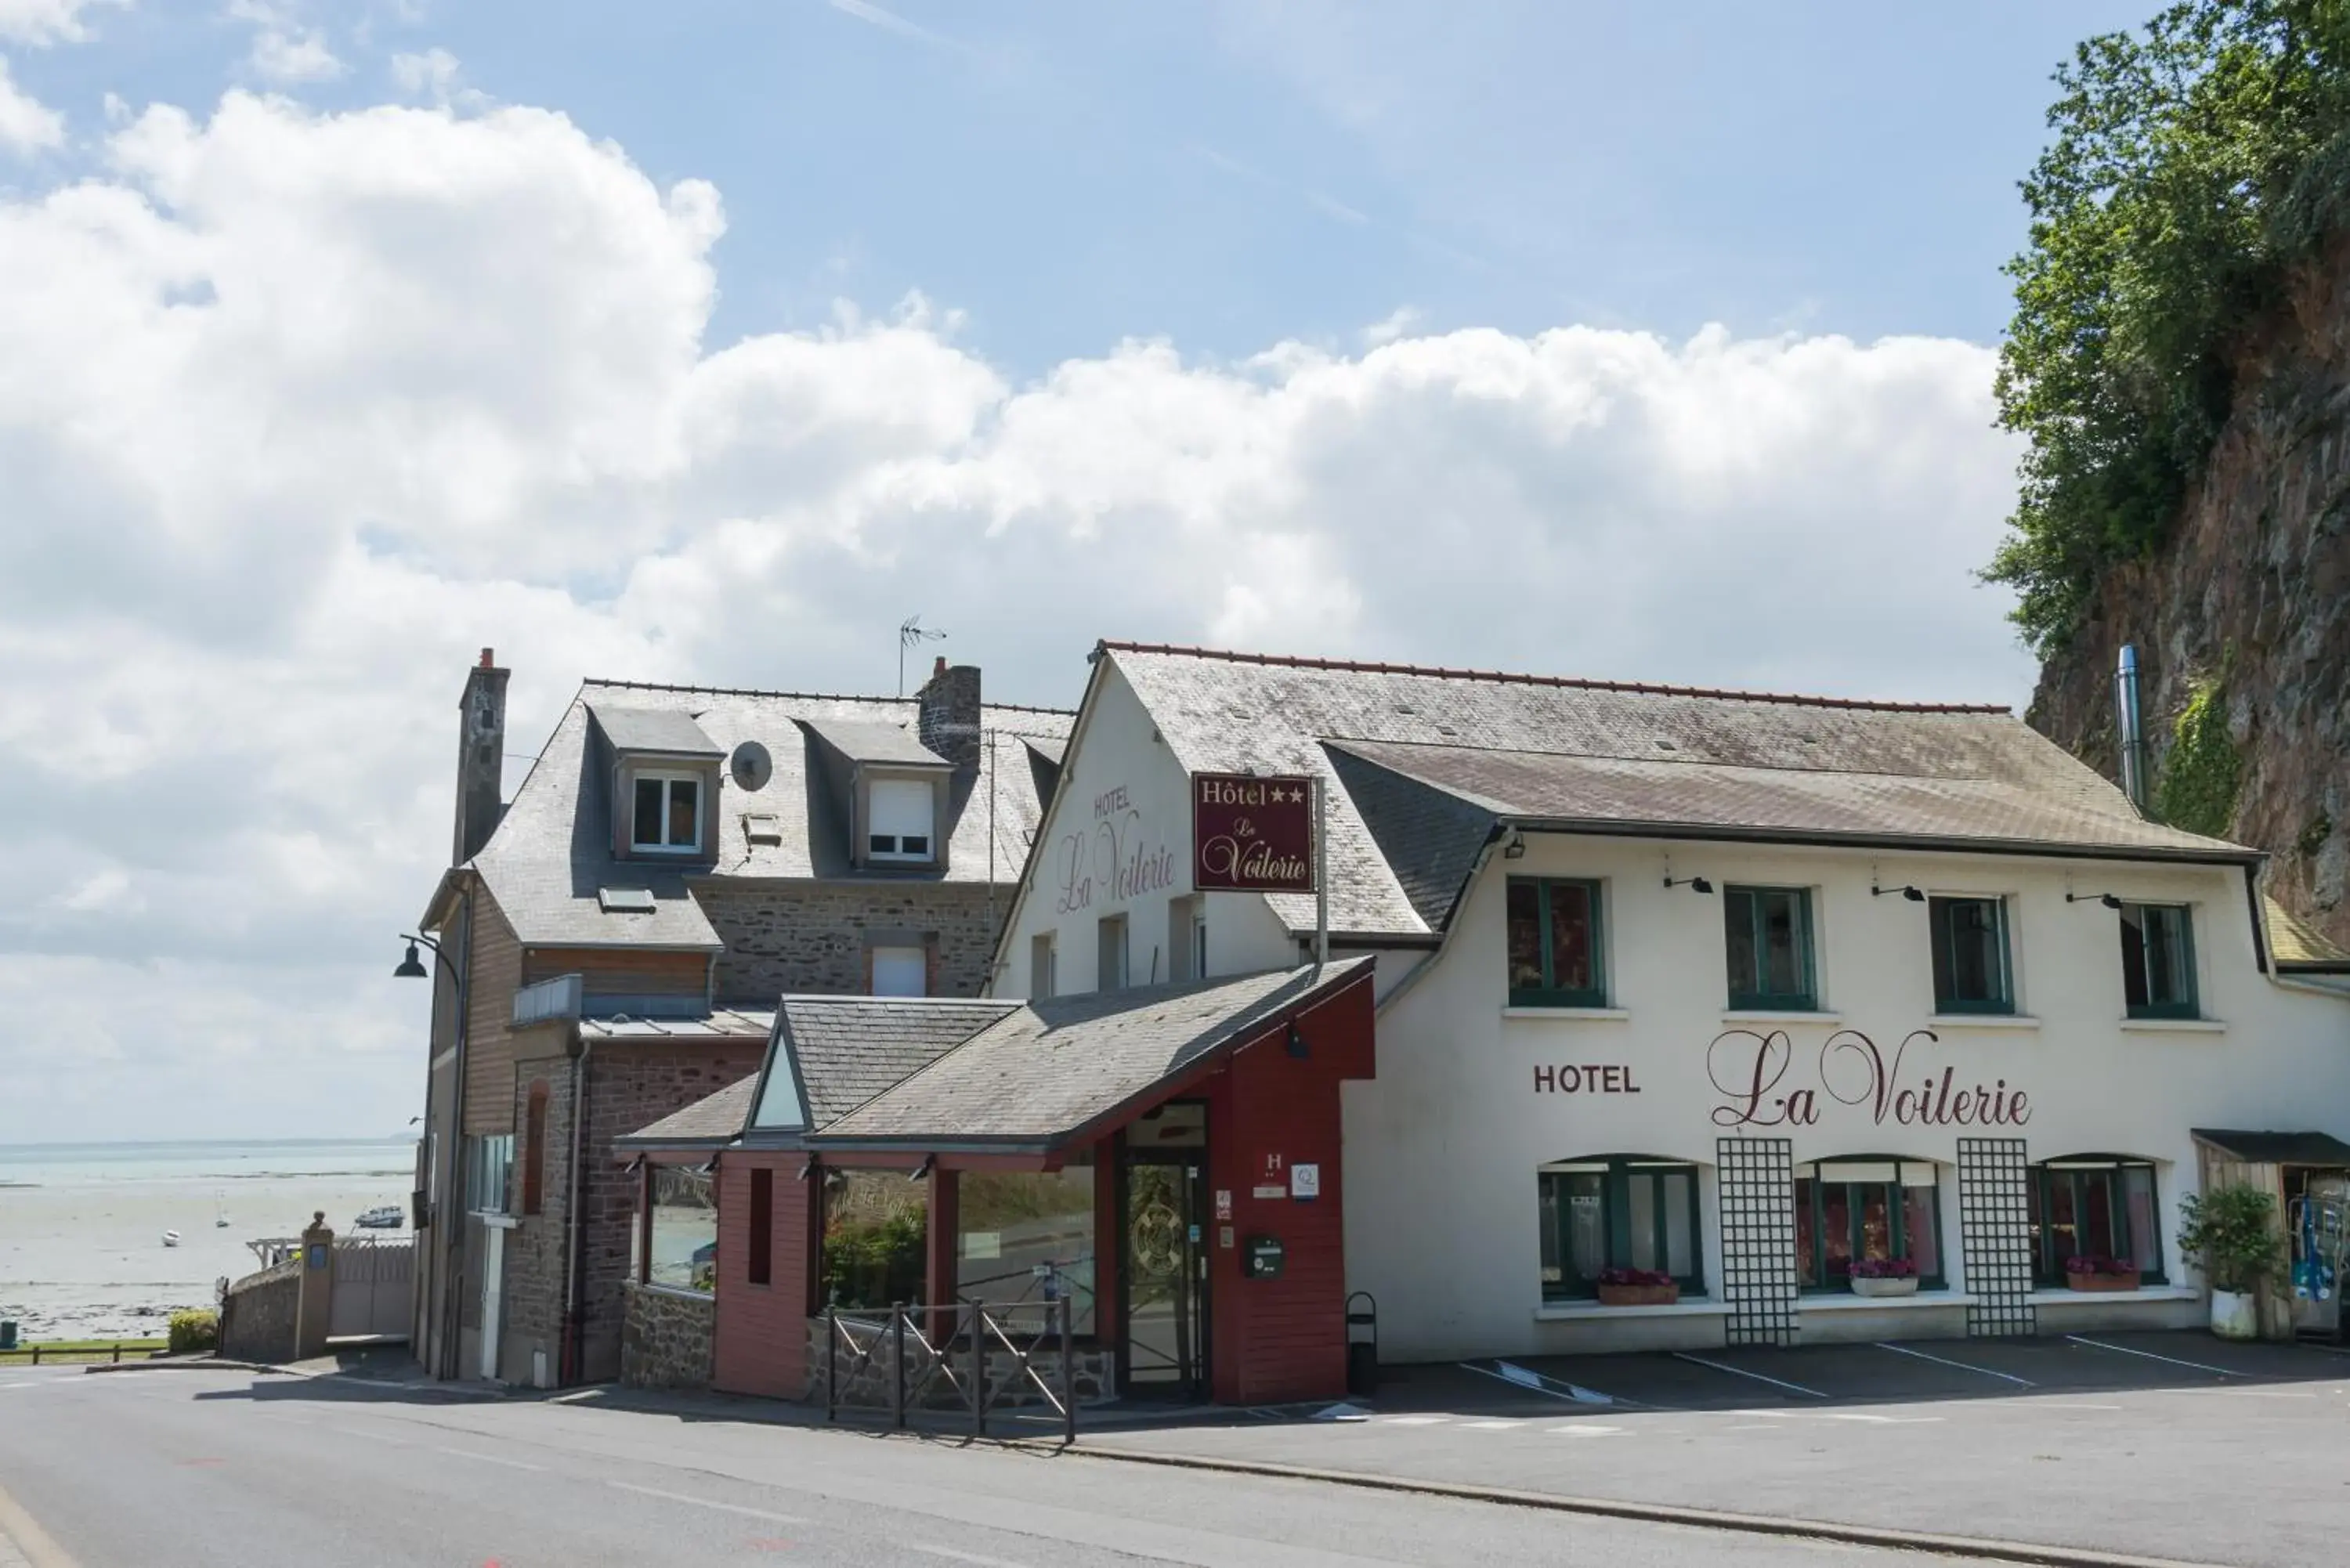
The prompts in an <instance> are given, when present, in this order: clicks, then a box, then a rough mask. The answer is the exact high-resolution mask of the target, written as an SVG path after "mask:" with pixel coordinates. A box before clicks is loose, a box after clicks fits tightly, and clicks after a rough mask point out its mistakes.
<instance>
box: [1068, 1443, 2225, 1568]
mask: <svg viewBox="0 0 2350 1568" xmlns="http://www.w3.org/2000/svg"><path fill="white" fill-rule="evenodd" d="M1063 1451H1065V1452H1068V1453H1075V1454H1081V1455H1084V1456H1085V1457H1086V1458H1087V1459H1117V1460H1120V1461H1123V1462H1124V1463H1127V1464H1139V1465H1161V1466H1165V1467H1167V1468H1169V1469H1193V1470H1214V1471H1221V1472H1222V1473H1224V1474H1226V1475H1250V1476H1269V1477H1274V1478H1276V1479H1279V1480H1310V1481H1322V1482H1325V1483H1326V1484H1329V1485H1334V1486H1352V1487H1362V1488H1365V1489H1367V1490H1374V1491H1400V1492H1419V1493H1422V1494H1425V1495H1430V1496H1435V1497H1449V1498H1457V1499H1460V1500H1461V1501H1469V1502H1495V1503H1506V1504H1509V1505H1511V1506H1513V1507H1517V1508H1539V1509H1546V1510H1548V1511H1551V1512H1554V1513H1581V1514H1591V1515H1596V1516H1597V1517H1600V1518H1604V1519H1631V1520H1638V1521H1642V1522H1644V1523H1649V1524H1679V1525H1688V1526H1691V1527H1694V1528H1696V1529H1700V1530H1729V1531H1736V1532H1740V1533H1742V1534H1747V1535H1778V1536H1790V1537H1795V1538H1798V1539H1804V1540H1812V1541H1834V1542H1841V1543H1843V1544H1846V1545H1849V1546H1876V1547H1882V1548H1886V1549H1889V1550H1892V1551H1897V1552H1939V1553H1941V1554H1943V1555H1944V1556H1949V1557H1971V1558H1975V1559H1977V1560H1979V1561H1983V1562H1991V1563H2033V1564H2036V1565H2038V1568H2224V1565H2221V1564H2216V1563H2194V1562H2189V1561H2187V1560H2185V1559H2181V1558H2176V1557H2140V1556H2137V1555H2134V1554H2132V1553H2129V1552H2100V1551H2097V1550H2095V1548H2092V1547H2085V1546H2043V1545H2038V1544H2035V1543H2033V1542H2026V1541H1993V1540H1989V1539H1986V1538H1984V1537H1981V1536H1974V1535H1937V1534H1932V1533H1929V1532H1925V1531H1917V1530H1896V1529H1892V1528H1890V1527H1886V1526H1878V1525H1867V1524H1842V1523H1838V1522H1836V1521H1833V1520H1825V1519H1787V1518H1781V1517H1779V1516H1777V1515H1774V1514H1768V1513H1731V1512H1728V1511H1722V1510H1720V1509H1711V1508H1687V1507H1681V1506H1678V1505H1676V1504H1672V1503H1661V1502H1628V1501H1617V1500H1615V1499H1612V1498H1590V1497H1569V1496H1566V1495H1565V1494H1562V1493H1558V1492H1542V1491H1523V1490H1517V1489H1515V1488H1511V1487H1493V1486H1471V1485H1466V1484H1463V1483H1461V1482H1458V1481H1440V1480H1413V1479H1412V1478H1410V1477H1409V1476H1390V1475H1380V1474H1377V1473H1374V1472H1370V1471H1364V1470H1327V1469H1314V1468H1312V1467H1309V1466H1305V1465H1281V1464H1273V1463H1269V1462H1266V1461H1262V1460H1254V1459H1209V1458H1206V1457H1204V1456H1201V1455H1198V1454H1158V1453H1149V1452H1145V1451H1142V1450H1139V1449H1113V1448H1104V1447H1098V1446H1096V1445H1094V1444H1090V1443H1087V1442H1086V1441H1084V1440H1083V1439H1079V1441H1078V1442H1077V1444H1076V1446H1075V1447H1074V1448H1071V1449H1065V1450H1063Z"/></svg>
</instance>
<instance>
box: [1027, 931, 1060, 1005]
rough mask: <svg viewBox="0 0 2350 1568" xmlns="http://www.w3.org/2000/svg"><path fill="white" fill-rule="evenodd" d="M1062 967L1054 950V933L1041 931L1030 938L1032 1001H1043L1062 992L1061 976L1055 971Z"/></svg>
mask: <svg viewBox="0 0 2350 1568" xmlns="http://www.w3.org/2000/svg"><path fill="white" fill-rule="evenodd" d="M1059 967H1060V964H1059V961H1058V959H1057V958H1056V956H1055V953H1054V951H1053V933H1052V932H1050V931H1044V932H1040V933H1038V934H1037V935H1035V936H1033V937H1030V938H1029V939H1028V995H1029V998H1030V1000H1031V1001H1041V1000H1043V999H1044V998H1045V997H1048V996H1057V995H1059V994H1060V987H1059V984H1058V983H1057V982H1058V981H1059V980H1060V976H1059V975H1057V974H1056V973H1055V972H1054V971H1055V970H1057V969H1058V968H1059Z"/></svg>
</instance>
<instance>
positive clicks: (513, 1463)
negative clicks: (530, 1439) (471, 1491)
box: [432, 1443, 546, 1470]
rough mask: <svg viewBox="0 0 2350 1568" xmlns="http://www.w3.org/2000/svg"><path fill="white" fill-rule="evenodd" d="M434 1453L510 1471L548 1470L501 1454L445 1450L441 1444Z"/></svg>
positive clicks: (468, 1450)
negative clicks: (454, 1456) (477, 1461)
mask: <svg viewBox="0 0 2350 1568" xmlns="http://www.w3.org/2000/svg"><path fill="white" fill-rule="evenodd" d="M432 1451H433V1452H434V1453H436V1454H454V1455H456V1456H457V1457H458V1458H459V1459H479V1460H480V1461H481V1462H482V1463H484V1464H485V1465H504V1466H505V1467H506V1468H507V1469H515V1470H545V1469H546V1466H545V1465H529V1464H525V1463H523V1461H522V1460H520V1459H506V1458H504V1456H502V1455H499V1454H484V1453H477V1452H475V1451H474V1450H473V1449H450V1448H443V1447H442V1445H440V1444H439V1443H435V1444H433V1445H432Z"/></svg>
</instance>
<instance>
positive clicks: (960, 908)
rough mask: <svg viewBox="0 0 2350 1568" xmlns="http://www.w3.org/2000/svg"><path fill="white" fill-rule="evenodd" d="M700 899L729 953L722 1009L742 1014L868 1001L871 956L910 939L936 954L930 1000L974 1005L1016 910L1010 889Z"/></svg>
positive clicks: (874, 884)
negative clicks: (817, 999) (788, 1003)
mask: <svg viewBox="0 0 2350 1568" xmlns="http://www.w3.org/2000/svg"><path fill="white" fill-rule="evenodd" d="M1017 875H1018V867H1017V865H1016V864H1014V862H1013V861H1011V860H1010V859H1008V858H1007V860H1006V861H1005V863H1004V867H1003V876H1004V877H1005V879H1006V882H1007V884H1008V883H1009V881H1010V879H1011V878H1012V877H1015V876H1017ZM694 897H695V898H698V899H700V900H701V903H702V910H703V912H704V913H705V914H707V915H708V916H709V917H710V923H711V925H712V927H714V928H716V929H717V932H718V935H719V939H720V940H723V942H724V943H725V944H726V950H725V951H724V952H723V953H721V954H719V956H718V969H717V981H716V986H717V997H718V1001H719V1002H721V1003H722V1004H732V1005H735V1006H741V1007H773V1006H775V999H776V998H777V997H779V996H785V995H790V994H808V993H814V994H819V995H833V996H861V995H864V994H865V993H866V992H868V990H869V989H870V985H869V976H868V973H867V960H866V953H867V951H868V949H869V948H871V947H873V946H876V945H885V946H896V945H899V942H900V941H902V940H904V938H905V937H906V936H907V935H908V934H916V935H919V936H920V938H921V939H923V940H924V941H925V943H926V945H928V946H929V948H930V950H931V977H930V992H931V995H933V996H977V995H978V994H979V991H980V987H981V985H982V984H983V982H984V981H986V979H987V967H988V964H989V962H990V961H992V960H993V957H994V954H995V934H996V931H997V929H999V928H1000V927H1001V925H1002V923H1003V917H1004V915H1005V914H1006V913H1007V912H1008V911H1009V909H1010V908H1011V904H1012V889H1011V888H1010V887H1009V886H1008V885H1007V886H1002V887H998V888H993V889H991V888H989V886H988V885H987V884H986V883H983V882H977V883H973V882H892V881H885V880H879V879H876V880H874V881H870V882H854V883H849V882H810V883H800V884H794V885H790V886H775V885H768V886H764V887H758V888H728V887H723V886H703V887H698V888H695V889H694ZM877 938H879V939H881V940H878V941H877V940H876V939H877Z"/></svg>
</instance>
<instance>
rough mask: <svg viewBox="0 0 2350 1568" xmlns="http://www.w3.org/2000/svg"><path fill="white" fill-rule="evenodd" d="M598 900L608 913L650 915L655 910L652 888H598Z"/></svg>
mask: <svg viewBox="0 0 2350 1568" xmlns="http://www.w3.org/2000/svg"><path fill="white" fill-rule="evenodd" d="M596 902H597V904H598V907H600V908H601V909H603V911H604V912H605V913H606V914H608V915H650V914H651V913H652V912H653V894H652V889H651V888H597V889H596Z"/></svg>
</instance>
